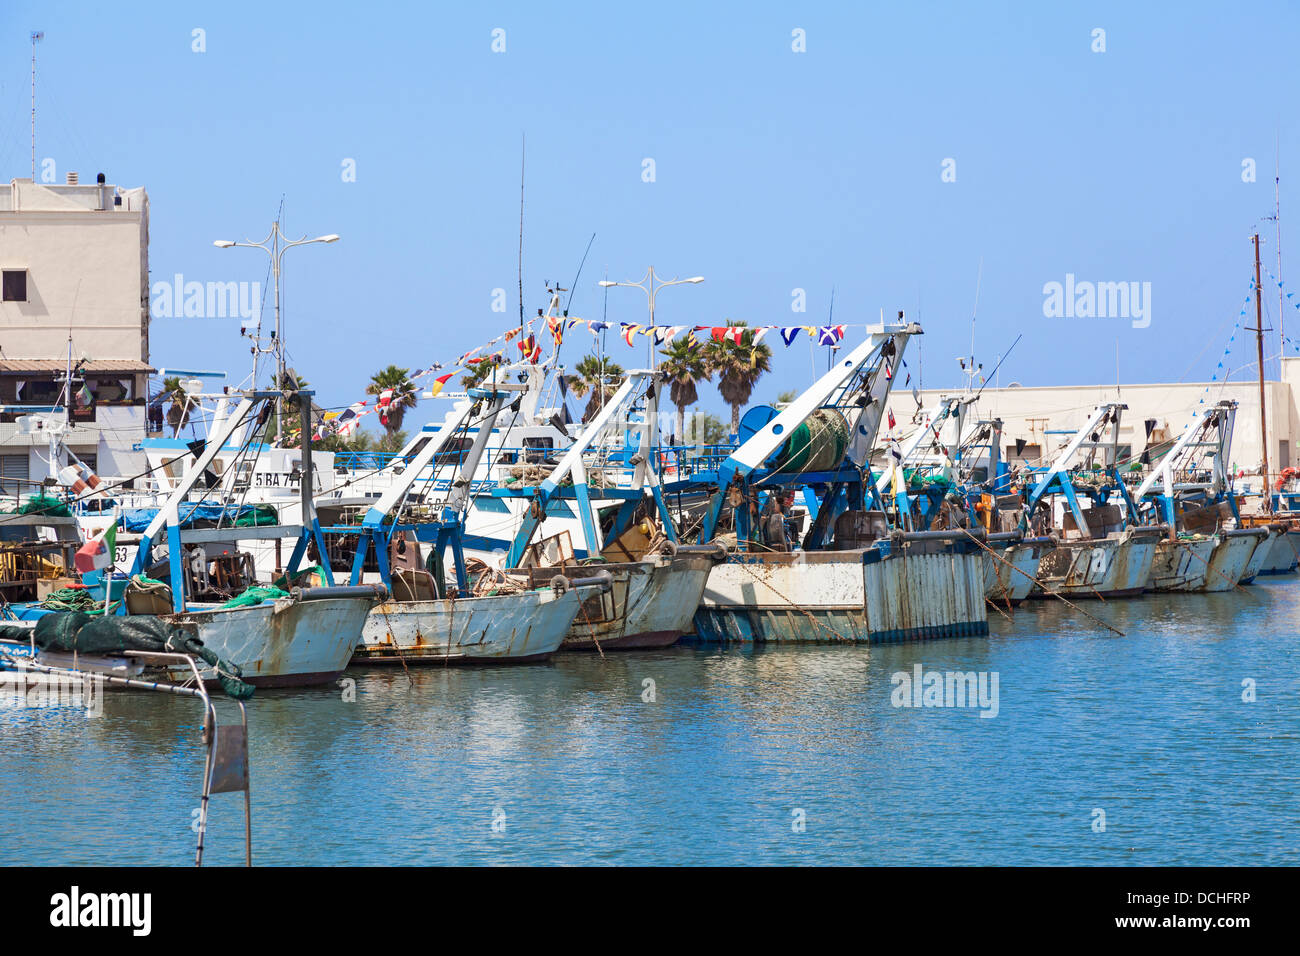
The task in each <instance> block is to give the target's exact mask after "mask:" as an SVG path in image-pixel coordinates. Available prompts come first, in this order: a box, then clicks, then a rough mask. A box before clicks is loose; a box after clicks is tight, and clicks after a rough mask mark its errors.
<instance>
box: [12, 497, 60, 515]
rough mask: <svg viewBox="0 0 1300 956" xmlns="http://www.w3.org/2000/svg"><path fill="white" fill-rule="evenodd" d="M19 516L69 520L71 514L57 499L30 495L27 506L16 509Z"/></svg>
mask: <svg viewBox="0 0 1300 956" xmlns="http://www.w3.org/2000/svg"><path fill="white" fill-rule="evenodd" d="M18 514H20V515H34V514H35V515H47V516H49V517H54V518H71V517H72V512H71V511H69V510H68V506H67V505H66V504H64V503H63V502H62V501H60V500H59V499H58V498H51V497H49V496H48V495H32V496H31V497H30V498H28V499H27V504H25V505H23V506H22V507H21V508H19V509H18Z"/></svg>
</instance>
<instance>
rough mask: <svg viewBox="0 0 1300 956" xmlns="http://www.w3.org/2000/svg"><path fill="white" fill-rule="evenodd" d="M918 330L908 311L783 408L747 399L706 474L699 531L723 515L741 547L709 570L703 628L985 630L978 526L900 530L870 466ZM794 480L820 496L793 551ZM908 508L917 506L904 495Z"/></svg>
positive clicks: (866, 636) (835, 634)
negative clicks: (788, 517)
mask: <svg viewBox="0 0 1300 956" xmlns="http://www.w3.org/2000/svg"><path fill="white" fill-rule="evenodd" d="M900 319H901V315H900ZM920 331H921V330H920V327H919V326H917V325H915V324H905V323H903V322H901V321H900V322H899V323H897V324H892V325H888V326H885V325H881V326H877V327H875V328H873V329H870V330H869V332H868V335H867V339H866V341H865V342H863V343H862V344H861V345H859V346H858V347H857V348H855V349H854V350H853V351H852V352H851V353H849V354H848V355H847V356H845V357H844V358H842V359H840V360H838V361H837V362H836V363H835V365H834V366H833V367H832V369H831V370H830V371H828V372H827V373H826V374H825V375H823V376H822V377H821V378H820V379H818V381H817V382H816V383H814V384H813V385H812V386H811V387H810V388H809V389H808V390H806V391H805V392H804V393H803V394H801V395H800V396H798V397H797V398H796V399H795V400H794V401H793V402H790V403H789V404H787V405H786V406H785V407H784V408H783V409H782V410H780V411H777V410H776V409H763V408H762V407H758V408H757V409H751V410H750V412H749V413H747V415H746V421H747V422H748V423H749V425H748V427H747V431H748V437H747V438H746V439H745V440H744V441H743V442H742V443H741V445H740V446H739V447H738V448H737V449H736V450H735V451H734V452H732V453H731V454H730V455H729V456H728V457H727V458H726V459H725V460H724V461H723V462H722V463H721V465H720V466H719V467H718V469H717V472H716V474H706V475H697V476H696V477H697V480H700V481H707V482H708V483H709V485H710V486H711V487H712V488H714V489H716V491H713V492H712V497H711V501H710V505H709V508H708V511H707V512H706V513H705V516H704V521H703V524H702V528H701V535H700V540H701V541H702V542H707V541H712V540H713V539H714V537H715V535H717V534H718V530H719V522H720V521H721V520H723V519H724V518H727V519H729V521H730V524H731V527H732V528H733V529H734V534H735V539H736V545H735V547H736V553H733V554H729V555H728V557H727V560H726V561H724V562H723V563H721V564H719V565H717V566H716V567H715V568H713V570H712V571H711V572H710V574H709V579H708V583H707V584H706V586H705V589H704V594H703V600H702V603H701V606H700V609H699V611H698V612H697V614H696V617H695V625H696V633H695V636H694V639H698V640H704V641H743V642H754V643H772V642H813V643H837V642H866V643H876V642H893V641H906V640H922V639H930V638H941V637H963V636H971V635H982V634H986V633H987V631H988V617H987V608H986V604H985V599H984V591H985V565H984V558H983V555H982V553H981V552H979V550H978V546H977V544H976V542H975V541H974V540H972V537H973V536H972V535H971V534H970V533H969V532H968V531H966V530H965V529H950V530H943V531H917V532H910V533H904V532H903V531H902V530H901V528H900V529H899V530H894V531H892V533H891V530H890V527H889V522H888V516H887V513H886V508H885V502H884V500H883V498H882V496H881V493H880V492H879V490H878V489H877V487H876V482H875V480H874V478H873V477H872V476H871V474H870V458H871V454H872V451H873V449H874V446H875V442H876V437H877V434H878V432H879V429H880V424H881V421H882V418H883V417H884V415H885V407H886V402H887V400H888V397H889V393H890V390H891V388H892V385H893V381H894V378H895V375H894V373H895V370H896V369H897V368H899V367H901V364H902V362H903V353H904V350H905V348H906V345H907V342H908V339H909V338H910V337H911V336H912V335H917V334H920ZM790 487H795V488H799V487H802V488H804V489H805V495H804V500H805V501H806V502H808V503H809V504H810V507H812V508H814V509H815V514H814V516H813V521H812V524H811V527H810V528H809V530H808V531H807V533H806V534H805V535H804V536H803V540H802V542H801V547H800V548H799V549H798V550H794V551H790V550H788V547H789V545H788V542H787V541H786V540H785V535H784V534H783V533H779V525H780V524H781V523H782V522H781V521H780V519H781V518H782V517H783V514H784V508H785V507H786V502H787V500H788V499H787V496H786V493H785V491H784V489H785V488H790ZM904 494H905V493H904ZM869 506H870V507H869ZM898 513H899V514H907V513H910V509H909V508H908V507H906V506H905V505H904V504H903V503H902V502H900V504H899V509H898ZM773 526H777V527H778V533H775V534H773V533H772V531H771V529H772V528H773Z"/></svg>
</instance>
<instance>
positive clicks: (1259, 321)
mask: <svg viewBox="0 0 1300 956" xmlns="http://www.w3.org/2000/svg"><path fill="white" fill-rule="evenodd" d="M1253 238H1254V242H1255V346H1256V349H1257V351H1258V357H1259V441H1260V448H1261V449H1262V451H1263V453H1264V461H1263V466H1262V468H1261V470H1260V481H1261V484H1262V486H1263V487H1262V489H1261V490H1262V492H1263V495H1264V512H1265V514H1268V513H1270V512H1272V510H1273V497H1272V495H1271V494H1270V493H1269V490H1268V420H1267V419H1266V418H1265V409H1264V299H1263V290H1262V289H1261V287H1260V284H1259V230H1255V235H1254V237H1253Z"/></svg>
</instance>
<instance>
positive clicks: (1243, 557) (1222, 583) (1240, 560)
mask: <svg viewBox="0 0 1300 956" xmlns="http://www.w3.org/2000/svg"><path fill="white" fill-rule="evenodd" d="M1268 536H1269V533H1268V529H1267V528H1243V529H1239V530H1235V531H1220V532H1219V533H1218V534H1217V535H1216V536H1215V537H1216V538H1218V543H1217V544H1216V545H1215V548H1214V553H1213V554H1212V555H1211V556H1210V567H1209V572H1208V573H1207V574H1206V576H1205V590H1206V591H1207V592H1216V591H1231V590H1232V589H1233V588H1235V587H1236V586H1237V584H1238V582H1240V581H1241V579H1242V577H1244V576H1245V573H1246V567H1247V565H1248V564H1249V563H1250V559H1251V557H1252V556H1253V555H1254V553H1255V549H1256V547H1257V546H1258V545H1260V544H1261V543H1265V542H1267V540H1268Z"/></svg>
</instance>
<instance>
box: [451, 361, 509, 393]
mask: <svg viewBox="0 0 1300 956" xmlns="http://www.w3.org/2000/svg"><path fill="white" fill-rule="evenodd" d="M501 364H502V363H501V359H500V358H498V357H496V356H495V355H493V356H490V357H488V358H485V359H483V361H481V362H475V363H474V364H473V365H471V366H470V367H469V371H467V372H466V373H465V374H464V375H462V376H461V377H460V383H461V384H462V385H464V386H465V390H466V391H469V390H470V389H471V388H476V387H477V386H478V385H480V384H481V383H482V382H483V381H484V379H486V378H488V376H489V375H490V374H491V373H492V372H494V371H496V370H497V369H498V368H500V367H501Z"/></svg>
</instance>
